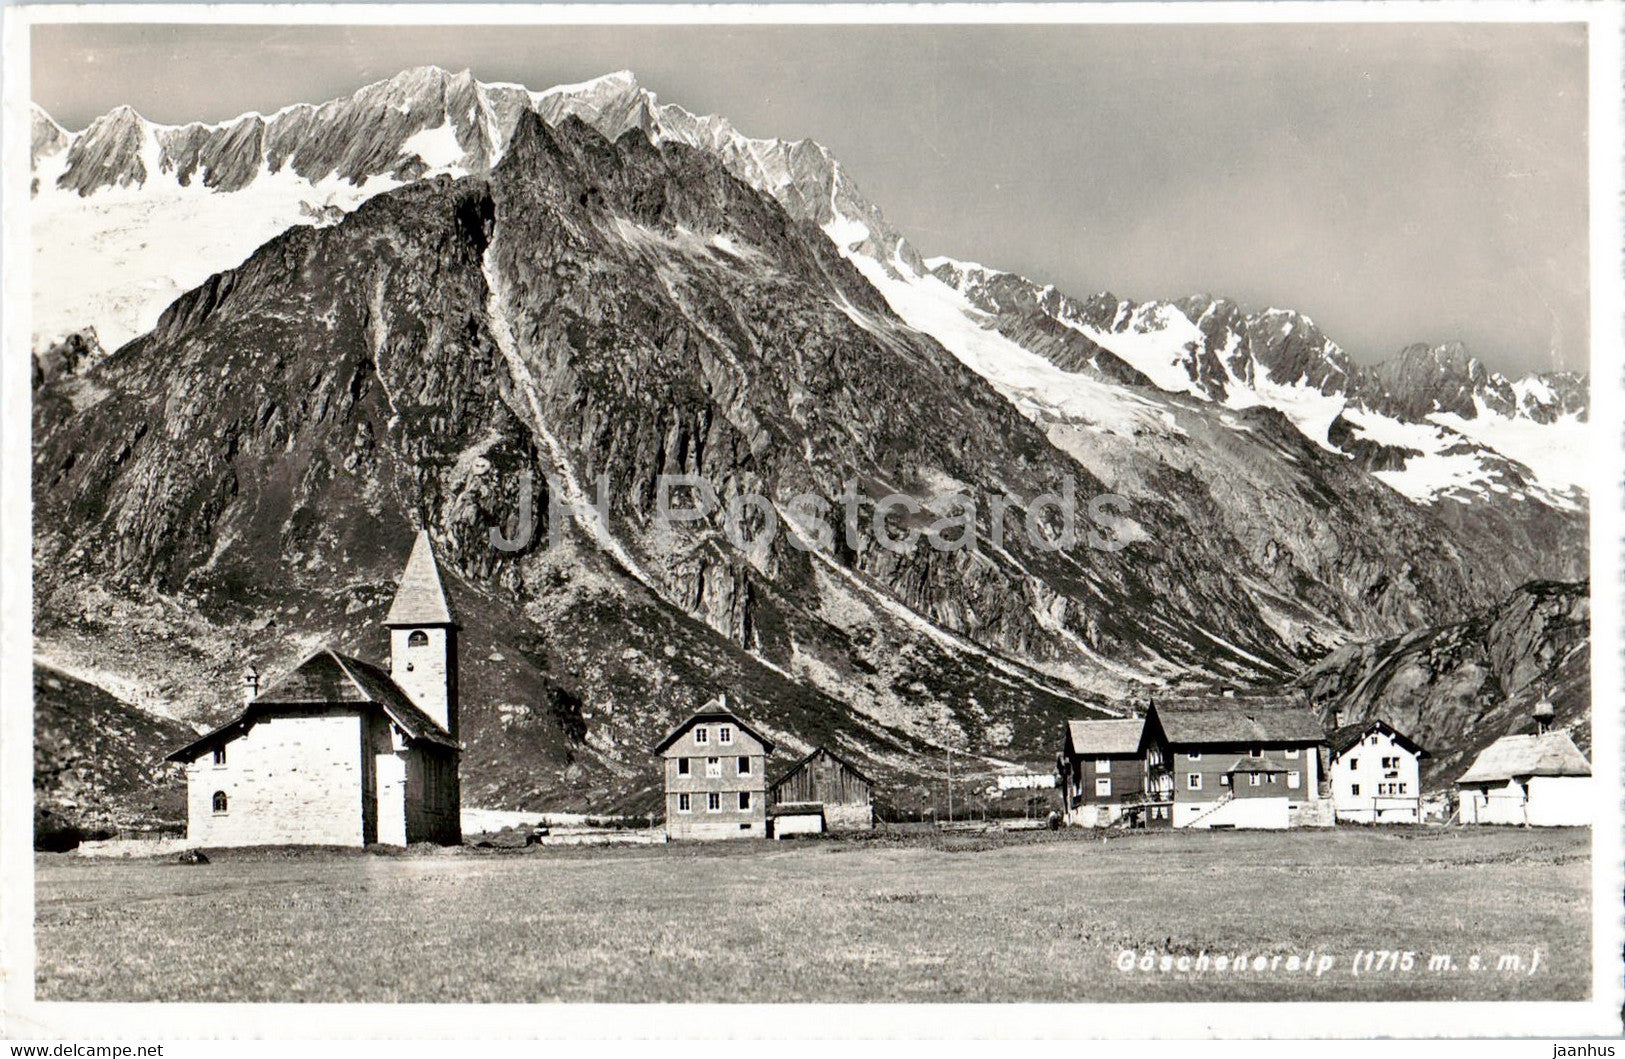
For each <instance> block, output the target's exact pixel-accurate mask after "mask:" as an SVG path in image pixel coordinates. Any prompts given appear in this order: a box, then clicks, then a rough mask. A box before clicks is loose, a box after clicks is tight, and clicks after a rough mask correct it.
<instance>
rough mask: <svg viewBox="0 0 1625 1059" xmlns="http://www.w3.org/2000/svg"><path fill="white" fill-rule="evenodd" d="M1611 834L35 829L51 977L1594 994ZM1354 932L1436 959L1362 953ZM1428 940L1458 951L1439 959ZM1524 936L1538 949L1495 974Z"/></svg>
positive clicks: (42, 993)
mask: <svg viewBox="0 0 1625 1059" xmlns="http://www.w3.org/2000/svg"><path fill="white" fill-rule="evenodd" d="M1590 848H1591V844H1590V834H1589V832H1587V831H1583V830H1555V831H1520V830H1511V829H1499V828H1479V829H1442V828H1433V829H1409V828H1406V829H1397V828H1396V829H1381V830H1377V829H1355V828H1339V829H1337V830H1335V831H1313V832H1311V831H1293V832H1281V833H1260V832H1231V833H1208V834H1199V833H1189V832H1180V833H1171V832H1161V833H1138V834H1128V835H1121V836H1116V837H1113V838H1111V839H1109V840H1105V841H1102V840H1101V839H1100V838H1098V837H1095V836H1091V835H1088V834H1084V833H1079V832H1061V833H1058V834H1051V833H1044V832H1040V833H1023V834H1010V835H992V836H977V835H939V834H936V833H930V834H917V835H910V836H896V835H890V836H888V835H876V836H872V837H868V838H864V839H852V840H822V841H807V842H796V843H789V842H787V843H778V844H774V843H766V842H757V841H749V842H735V843H724V844H712V845H667V846H642V847H632V846H628V847H610V848H602V847H600V848H581V847H576V848H557V847H552V848H540V847H533V848H531V849H528V850H523V851H511V852H500V851H489V850H478V851H476V850H469V849H465V850H448V851H440V852H436V853H424V854H421V855H419V854H410V855H398V856H382V855H375V854H361V853H342V852H325V851H241V852H221V853H218V854H215V855H213V856H214V859H213V860H212V862H211V863H208V864H202V865H186V864H177V863H171V862H168V861H164V860H92V859H81V858H77V857H74V856H73V855H60V854H41V855H39V856H38V858H37V861H36V900H37V905H36V939H37V958H38V965H37V971H36V995H37V996H38V998H39V999H41V1000H104V1001H125V1000H133V1001H142V1000H163V1001H209V1000H222V1001H223V1000H236V1001H284V1002H286V1001H303V1000H308V1001H431V1002H433V1001H500V1002H538V1001H553V1000H562V1001H615V1002H640V1001H704V1002H730V1001H741V1002H783V1001H804V1002H812V1001H858V1002H861V1001H911V1000H918V1001H1106V1002H1109V1001H1176V1000H1177V1001H1186V1000H1257V1001H1275V1000H1396V999H1399V1000H1445V999H1463V1000H1491V999H1508V1000H1537V999H1538V1000H1555V999H1582V998H1584V997H1585V996H1586V995H1587V994H1588V992H1589V981H1590V974H1591V966H1590V941H1589V936H1590V927H1589V924H1590V914H1591V913H1590V871H1591V854H1590ZM1148 948H1150V949H1154V950H1155V951H1156V952H1157V953H1159V954H1161V953H1169V954H1171V955H1172V956H1173V957H1174V958H1175V959H1177V958H1178V957H1179V956H1181V955H1188V956H1190V957H1191V958H1192V960H1193V962H1194V960H1195V959H1196V958H1197V957H1198V956H1199V954H1200V953H1201V952H1203V951H1206V952H1207V953H1208V954H1209V956H1210V959H1211V957H1212V956H1215V955H1218V954H1226V955H1235V954H1246V955H1247V956H1248V957H1249V958H1250V961H1251V959H1253V958H1256V957H1258V956H1260V955H1262V956H1265V957H1267V958H1273V957H1275V956H1277V955H1279V956H1280V957H1281V959H1280V960H1279V961H1274V969H1273V970H1271V969H1266V970H1263V971H1258V972H1255V971H1253V970H1252V964H1251V962H1249V969H1248V970H1247V971H1245V972H1235V971H1229V972H1227V973H1218V972H1216V971H1214V970H1211V969H1209V970H1207V971H1206V972H1204V973H1201V974H1197V973H1196V972H1195V971H1194V970H1191V971H1187V972H1184V973H1181V972H1180V971H1179V970H1178V969H1177V965H1176V966H1175V968H1174V969H1172V970H1170V971H1168V972H1162V971H1150V972H1142V971H1138V970H1135V971H1131V972H1125V971H1123V970H1120V969H1119V968H1118V961H1119V958H1120V954H1121V953H1122V952H1123V951H1124V950H1125V949H1132V950H1135V951H1136V952H1139V953H1143V952H1144V951H1145V950H1146V949H1148ZM1360 949H1367V950H1408V951H1413V952H1415V953H1417V954H1418V958H1417V960H1416V963H1415V965H1414V966H1412V967H1411V968H1410V969H1408V970H1406V969H1402V968H1400V967H1397V966H1396V968H1395V969H1393V970H1390V971H1365V972H1363V973H1361V974H1359V975H1355V974H1353V973H1351V963H1352V961H1353V958H1354V955H1355V952H1356V951H1357V950H1360ZM1311 951H1312V952H1314V953H1315V954H1316V964H1315V966H1316V967H1317V968H1318V967H1319V966H1321V965H1322V964H1323V962H1324V961H1323V960H1322V957H1325V956H1330V957H1331V958H1332V959H1333V960H1334V961H1335V962H1334V965H1333V966H1332V967H1331V968H1329V969H1327V970H1326V971H1324V973H1321V974H1320V975H1318V976H1317V975H1316V974H1315V973H1314V972H1313V971H1309V972H1305V971H1302V970H1297V971H1292V970H1288V968H1290V967H1293V966H1294V964H1293V957H1294V956H1296V957H1298V960H1299V963H1301V961H1302V958H1303V957H1304V956H1306V955H1307V954H1308V953H1310V952H1311ZM1537 952H1538V953H1539V963H1538V964H1534V965H1533V966H1534V973H1528V971H1529V967H1530V965H1531V963H1532V961H1533V959H1534V957H1535V954H1536V953H1537ZM1435 954H1448V955H1449V956H1451V957H1452V958H1453V959H1454V960H1455V961H1456V964H1457V967H1456V969H1455V970H1454V971H1443V970H1437V969H1435V970H1432V971H1430V970H1428V967H1427V964H1428V959H1429V957H1430V956H1432V955H1435ZM1503 954H1514V955H1518V956H1519V957H1520V959H1521V961H1522V968H1521V969H1520V970H1519V971H1518V972H1516V973H1514V972H1512V971H1511V970H1510V969H1501V970H1497V969H1496V967H1497V962H1498V958H1499V957H1500V956H1501V955H1503ZM1474 955H1477V956H1479V957H1480V959H1481V960H1482V961H1483V966H1482V967H1481V969H1480V970H1478V971H1476V972H1474V971H1471V970H1469V969H1468V963H1469V960H1470V958H1471V957H1473V956H1474ZM1396 962H1397V961H1396Z"/></svg>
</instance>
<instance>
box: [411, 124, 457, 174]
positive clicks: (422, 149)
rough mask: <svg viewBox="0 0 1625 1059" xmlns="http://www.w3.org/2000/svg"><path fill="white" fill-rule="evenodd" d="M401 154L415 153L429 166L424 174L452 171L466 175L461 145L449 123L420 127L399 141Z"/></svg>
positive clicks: (455, 131)
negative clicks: (425, 127) (433, 126)
mask: <svg viewBox="0 0 1625 1059" xmlns="http://www.w3.org/2000/svg"><path fill="white" fill-rule="evenodd" d="M401 152H402V153H403V154H408V155H412V154H415V155H417V156H418V157H419V158H421V159H423V164H424V165H426V166H428V167H429V172H427V173H425V174H424V176H432V175H435V174H439V173H452V174H454V175H455V176H460V177H461V176H467V175H468V170H467V169H466V168H465V167H464V165H463V157H464V155H463V146H462V144H460V143H458V142H457V130H456V129H454V128H452V126H451V124H450V123H447V124H444V125H439V126H437V127H435V128H432V129H421V130H419V131H418V132H414V133H413V134H412V135H410V136H408V137H407V138H406V139H405V141H403V142H402V143H401Z"/></svg>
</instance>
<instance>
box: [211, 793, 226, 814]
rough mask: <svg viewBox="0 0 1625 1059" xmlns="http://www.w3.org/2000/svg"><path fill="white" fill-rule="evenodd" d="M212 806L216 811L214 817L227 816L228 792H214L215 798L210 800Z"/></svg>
mask: <svg viewBox="0 0 1625 1059" xmlns="http://www.w3.org/2000/svg"><path fill="white" fill-rule="evenodd" d="M210 804H211V805H212V807H213V809H214V815H216V816H225V815H226V792H225V791H215V792H214V797H213V798H212V799H210Z"/></svg>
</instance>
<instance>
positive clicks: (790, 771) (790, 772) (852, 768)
mask: <svg viewBox="0 0 1625 1059" xmlns="http://www.w3.org/2000/svg"><path fill="white" fill-rule="evenodd" d="M756 738H758V739H760V738H761V736H757V737H756ZM819 754H823V755H824V756H825V757H827V758H829V759H830V760H831V761H834V762H836V763H837V764H839V765H840V766H841V767H842V768H844V769H846V771H848V772H850V773H852V775H854V776H856V777H857V778H858V779H860V780H862V781H863V782H865V783H867V784H869V786H871V787H873V786H874V783H875V781H874V780H872V779H870V778H869V777H868V776H865V775H864V774H863V772H862V770H861V769H859V768H858V767H857V766H856V765H854V764H852V762H850V761H848V760H847V759H846V758H844V757H842V756H841V755H839V754H837V753H836V752H835V751H833V750H831V749H829V748H828V747H823V746H815V747H813V748H812V751H811V752H810V753H809V754H807V755H806V756H805V757H803V758H801V759H800V760H799V761H797V762H795V763H794V764H792V765H791V766H790V767H789V768H787V769H785V770H784V771H783V772H781V773H779V778H778V779H776V780H774V781H773V782H772V783H769V784H768V785H767V789H768V790H772V789H773V788H775V787H777V786H779V785H780V784H782V783H783V782H784V781H785V780H787V779H789V778H790V777H791V776H794V775H795V774H796V773H797V772H800V771H801V770H802V769H803V768H805V767H806V765H807V762H809V761H811V760H812V759H813V758H815V757H817V756H818V755H819ZM787 804H788V803H787ZM819 804H821V803H819Z"/></svg>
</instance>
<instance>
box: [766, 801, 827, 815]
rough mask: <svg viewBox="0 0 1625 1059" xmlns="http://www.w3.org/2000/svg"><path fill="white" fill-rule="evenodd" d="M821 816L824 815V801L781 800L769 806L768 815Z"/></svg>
mask: <svg viewBox="0 0 1625 1059" xmlns="http://www.w3.org/2000/svg"><path fill="white" fill-rule="evenodd" d="M815 813H816V814H817V815H819V816H823V815H824V803H823V802H779V803H778V804H776V805H770V806H768V807H767V815H768V816H812V815H813V814H815Z"/></svg>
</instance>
